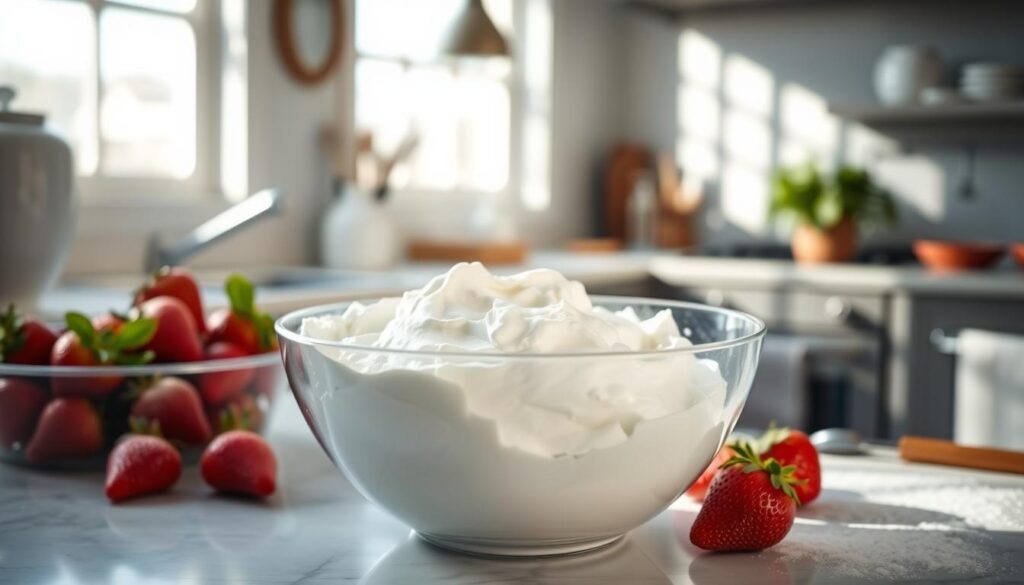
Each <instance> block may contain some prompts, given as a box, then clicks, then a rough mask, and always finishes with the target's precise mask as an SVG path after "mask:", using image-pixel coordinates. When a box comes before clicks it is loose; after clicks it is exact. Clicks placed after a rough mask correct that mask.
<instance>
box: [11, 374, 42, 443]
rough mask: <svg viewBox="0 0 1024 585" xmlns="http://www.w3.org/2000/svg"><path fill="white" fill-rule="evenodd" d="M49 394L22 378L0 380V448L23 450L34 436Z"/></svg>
mask: <svg viewBox="0 0 1024 585" xmlns="http://www.w3.org/2000/svg"><path fill="white" fill-rule="evenodd" d="M45 404H46V392H44V391H43V390H42V389H41V388H39V387H38V386H36V385H35V384H32V383H31V382H28V381H26V380H24V379H22V378H0V445H2V446H4V447H7V448H11V447H13V446H14V445H16V444H20V445H22V446H24V445H25V443H26V442H28V439H29V437H31V436H32V429H34V428H35V426H36V421H37V420H39V413H40V412H42V410H43V406H44V405H45Z"/></svg>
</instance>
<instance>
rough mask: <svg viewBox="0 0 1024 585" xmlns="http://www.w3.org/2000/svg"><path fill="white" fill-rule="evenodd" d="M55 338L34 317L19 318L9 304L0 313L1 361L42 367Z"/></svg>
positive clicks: (47, 358) (47, 360)
mask: <svg viewBox="0 0 1024 585" xmlns="http://www.w3.org/2000/svg"><path fill="white" fill-rule="evenodd" d="M55 341H57V335H56V334H55V333H54V332H53V331H50V329H49V328H48V327H47V326H46V325H44V324H43V322H42V321H40V320H39V319H36V318H35V317H20V316H19V315H18V313H17V311H16V310H15V308H14V304H13V303H12V304H11V305H9V306H8V307H7V311H6V312H4V313H2V314H0V362H7V363H9V364H23V365H32V366H45V365H46V364H48V363H50V349H51V348H52V347H53V344H54V342H55Z"/></svg>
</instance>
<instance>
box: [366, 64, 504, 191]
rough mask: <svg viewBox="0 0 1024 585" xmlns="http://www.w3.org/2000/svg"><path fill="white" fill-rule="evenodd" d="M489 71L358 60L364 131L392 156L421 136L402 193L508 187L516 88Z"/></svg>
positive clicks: (398, 176) (400, 182)
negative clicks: (410, 136)
mask: <svg viewBox="0 0 1024 585" xmlns="http://www.w3.org/2000/svg"><path fill="white" fill-rule="evenodd" d="M502 77H503V72H494V71H490V70H489V69H487V68H486V67H465V68H460V70H459V71H458V73H456V72H454V71H453V70H452V68H451V67H449V66H444V65H413V66H408V67H407V66H405V65H402V64H401V63H397V62H393V61H384V60H377V59H359V60H358V61H357V62H356V126H357V127H358V128H359V129H360V130H368V131H370V132H372V133H373V137H374V147H375V148H377V149H378V150H379V151H381V152H384V153H389V152H390V151H391V150H392V149H394V148H395V147H396V146H397V145H398V143H399V142H400V141H401V140H402V138H403V137H404V136H405V134H406V133H407V132H409V131H410V130H412V131H415V132H416V133H417V134H418V135H419V139H420V141H419V146H418V148H417V149H416V150H415V151H414V153H413V156H412V157H411V160H410V161H409V164H405V165H400V166H398V167H396V168H395V172H394V174H393V175H392V184H393V186H394V187H396V188H402V187H413V188H423V189H453V188H465V189H471V190H475V191H500V190H501V189H503V188H504V187H505V185H506V183H507V182H508V167H509V145H510V137H509V127H510V120H511V118H510V113H509V108H510V106H509V90H508V86H507V85H506V84H505V82H504V81H502Z"/></svg>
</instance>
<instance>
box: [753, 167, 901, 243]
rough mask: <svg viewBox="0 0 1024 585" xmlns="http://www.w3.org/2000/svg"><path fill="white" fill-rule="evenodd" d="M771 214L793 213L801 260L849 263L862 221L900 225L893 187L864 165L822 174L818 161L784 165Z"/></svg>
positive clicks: (775, 183) (774, 183) (774, 189)
mask: <svg viewBox="0 0 1024 585" xmlns="http://www.w3.org/2000/svg"><path fill="white" fill-rule="evenodd" d="M769 213H770V215H771V217H772V218H775V217H778V216H780V215H791V216H794V217H795V218H796V221H797V225H796V229H795V231H794V232H793V239H792V241H791V246H792V249H793V257H794V258H795V259H796V260H797V261H798V262H809V263H819V262H845V261H847V260H850V259H852V258H853V256H854V254H855V253H856V251H857V227H858V225H859V224H863V223H870V222H878V223H883V222H884V223H890V224H891V223H895V221H896V217H897V215H896V205H895V203H894V202H893V198H892V194H890V193H889V191H887V190H885V189H883V188H882V187H880V186H878V185H877V184H875V182H874V181H872V179H871V175H870V174H868V172H867V171H865V170H863V169H858V168H854V167H842V168H840V169H839V170H838V171H836V173H835V174H834V175H832V176H828V177H825V176H822V174H821V173H820V172H818V168H817V166H815V165H814V164H813V163H809V164H806V165H801V166H798V167H791V168H787V169H781V170H779V171H778V172H777V173H776V174H775V177H774V179H773V181H772V201H771V207H770V208H769Z"/></svg>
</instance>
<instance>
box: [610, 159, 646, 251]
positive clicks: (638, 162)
mask: <svg viewBox="0 0 1024 585" xmlns="http://www.w3.org/2000/svg"><path fill="white" fill-rule="evenodd" d="M650 167H651V154H650V152H649V151H648V150H647V148H645V147H644V146H641V145H638V144H630V143H627V142H620V143H618V144H616V145H615V146H614V147H613V148H612V152H611V155H610V156H609V157H608V162H607V164H606V166H605V171H604V220H605V230H607V232H608V234H607V235H608V236H610V237H613V238H616V239H618V240H625V239H626V202H627V201H628V200H629V194H630V193H632V191H633V183H634V182H635V181H636V178H637V177H638V176H639V175H640V173H641V172H643V171H645V170H648V169H650Z"/></svg>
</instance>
